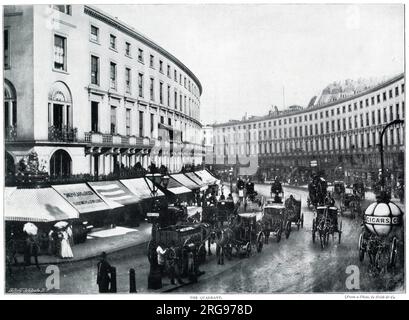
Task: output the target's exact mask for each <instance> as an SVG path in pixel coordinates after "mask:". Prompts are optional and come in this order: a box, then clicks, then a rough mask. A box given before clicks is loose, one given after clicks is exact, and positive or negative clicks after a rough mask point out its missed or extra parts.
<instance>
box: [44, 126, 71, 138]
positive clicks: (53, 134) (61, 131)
mask: <svg viewBox="0 0 409 320" xmlns="http://www.w3.org/2000/svg"><path fill="white" fill-rule="evenodd" d="M48 140H50V141H60V142H76V141H77V128H70V127H66V126H64V127H62V128H58V127H55V126H51V127H48Z"/></svg>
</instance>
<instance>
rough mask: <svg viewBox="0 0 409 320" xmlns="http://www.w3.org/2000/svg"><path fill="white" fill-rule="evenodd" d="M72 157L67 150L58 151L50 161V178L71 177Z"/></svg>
mask: <svg viewBox="0 0 409 320" xmlns="http://www.w3.org/2000/svg"><path fill="white" fill-rule="evenodd" d="M71 162H72V161H71V157H70V155H69V154H68V152H67V151H65V150H57V151H56V152H54V154H53V155H52V157H51V159H50V176H52V177H68V176H70V175H71Z"/></svg>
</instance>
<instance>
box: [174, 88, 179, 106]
mask: <svg viewBox="0 0 409 320" xmlns="http://www.w3.org/2000/svg"><path fill="white" fill-rule="evenodd" d="M174 103H175V109H177V107H178V93H177V92H176V91H175V101H174Z"/></svg>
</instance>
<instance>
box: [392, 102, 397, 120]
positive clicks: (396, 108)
mask: <svg viewBox="0 0 409 320" xmlns="http://www.w3.org/2000/svg"><path fill="white" fill-rule="evenodd" d="M396 119H399V103H397V104H396ZM391 120H392V118H391Z"/></svg>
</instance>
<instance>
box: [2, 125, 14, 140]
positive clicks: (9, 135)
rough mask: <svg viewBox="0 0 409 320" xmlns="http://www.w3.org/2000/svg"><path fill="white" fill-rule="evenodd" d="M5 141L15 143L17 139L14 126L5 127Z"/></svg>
mask: <svg viewBox="0 0 409 320" xmlns="http://www.w3.org/2000/svg"><path fill="white" fill-rule="evenodd" d="M5 130H6V131H5V134H4V136H5V139H6V141H16V139H17V127H16V126H7V127H6V128H5Z"/></svg>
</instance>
